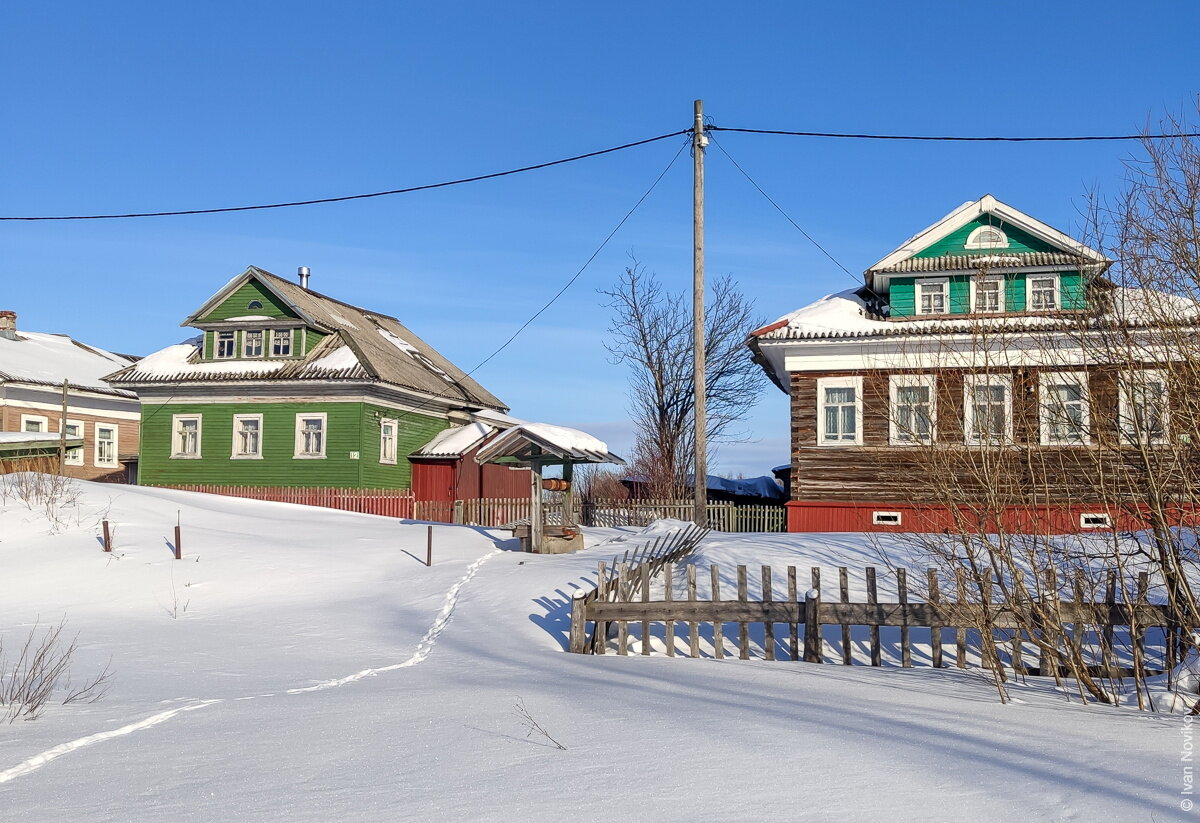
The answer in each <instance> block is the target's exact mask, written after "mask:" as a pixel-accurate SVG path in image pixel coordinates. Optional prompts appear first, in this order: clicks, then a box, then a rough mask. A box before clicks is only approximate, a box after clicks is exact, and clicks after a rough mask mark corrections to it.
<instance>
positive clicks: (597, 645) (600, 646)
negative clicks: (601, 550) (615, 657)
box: [592, 560, 608, 654]
mask: <svg viewBox="0 0 1200 823" xmlns="http://www.w3.org/2000/svg"><path fill="white" fill-rule="evenodd" d="M596 594H597V596H596V598H595V600H594V601H593V604H594V603H598V602H600V601H604V600H607V599H608V568H607V567H606V566H605V565H604V561H603V560H601V561H600V563H599V569H598V571H597V573H596ZM607 645H608V621H606V620H599V619H596V618H593V626H592V653H593V654H605V653H606V651H607V649H606V648H605V647H606V646H607Z"/></svg>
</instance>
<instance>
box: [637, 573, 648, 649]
mask: <svg viewBox="0 0 1200 823" xmlns="http://www.w3.org/2000/svg"><path fill="white" fill-rule="evenodd" d="M638 573H639V577H640V578H641V580H640V582H639V583H638V587H639V588H640V589H641V590H642V602H643V603H648V602H649V601H650V564H649V563H647V562H645V561H642V562H641V563H639V564H638ZM642 654H643V655H648V654H650V621H649V620H643V621H642Z"/></svg>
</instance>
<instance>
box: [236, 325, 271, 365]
mask: <svg viewBox="0 0 1200 823" xmlns="http://www.w3.org/2000/svg"><path fill="white" fill-rule="evenodd" d="M252 334H257V335H258V354H251V353H250V335H252ZM266 353H267V334H266V330H265V329H244V330H243V331H242V357H249V358H255V359H257V358H259V357H266Z"/></svg>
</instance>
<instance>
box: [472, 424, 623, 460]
mask: <svg viewBox="0 0 1200 823" xmlns="http://www.w3.org/2000/svg"><path fill="white" fill-rule="evenodd" d="M535 447H536V448H537V449H539V450H540V451H541V452H542V453H544V454H550V455H553V456H555V457H560V458H563V459H570V460H573V461H575V462H581V463H618V464H623V463H624V462H625V461H624V460H623V459H622V458H620V457H618V456H617V455H615V454H613V453H612V452H610V451H609V450H608V444H607V443H605V442H604V441H603V440H600V439H599V438H597V437H593V436H592V435H590V434H588V433H587V432H583V431H580V430H579V429H569V428H567V427H566V426H553V425H551V424H549V423H525V422H522V423H521V424H520V425H517V426H513V427H512V428H510V429H506V430H505V431H503V432H501V433H500V434H499V435H498V436H497V437H495V438H494V439H493V440H492V441H491V442H490V443H487V444H486V445H484V447H483V448H481V449H480V450H479V454H477V455H476V456H475V460H476V462H479V463H487V462H489V461H492V460H495V459H496V458H500V457H513V458H516V459H518V460H524V461H527V460H528V459H530V458H531V457H533V456H535V454H536V452H534V448H535Z"/></svg>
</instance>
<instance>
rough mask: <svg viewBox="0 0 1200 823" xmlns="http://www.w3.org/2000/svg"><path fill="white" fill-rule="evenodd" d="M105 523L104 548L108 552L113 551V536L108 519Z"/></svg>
mask: <svg viewBox="0 0 1200 823" xmlns="http://www.w3.org/2000/svg"><path fill="white" fill-rule="evenodd" d="M103 525H104V550H105V551H106V552H111V551H112V537H111V536H110V533H109V531H108V521H107V520H105V521H104V524H103Z"/></svg>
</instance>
